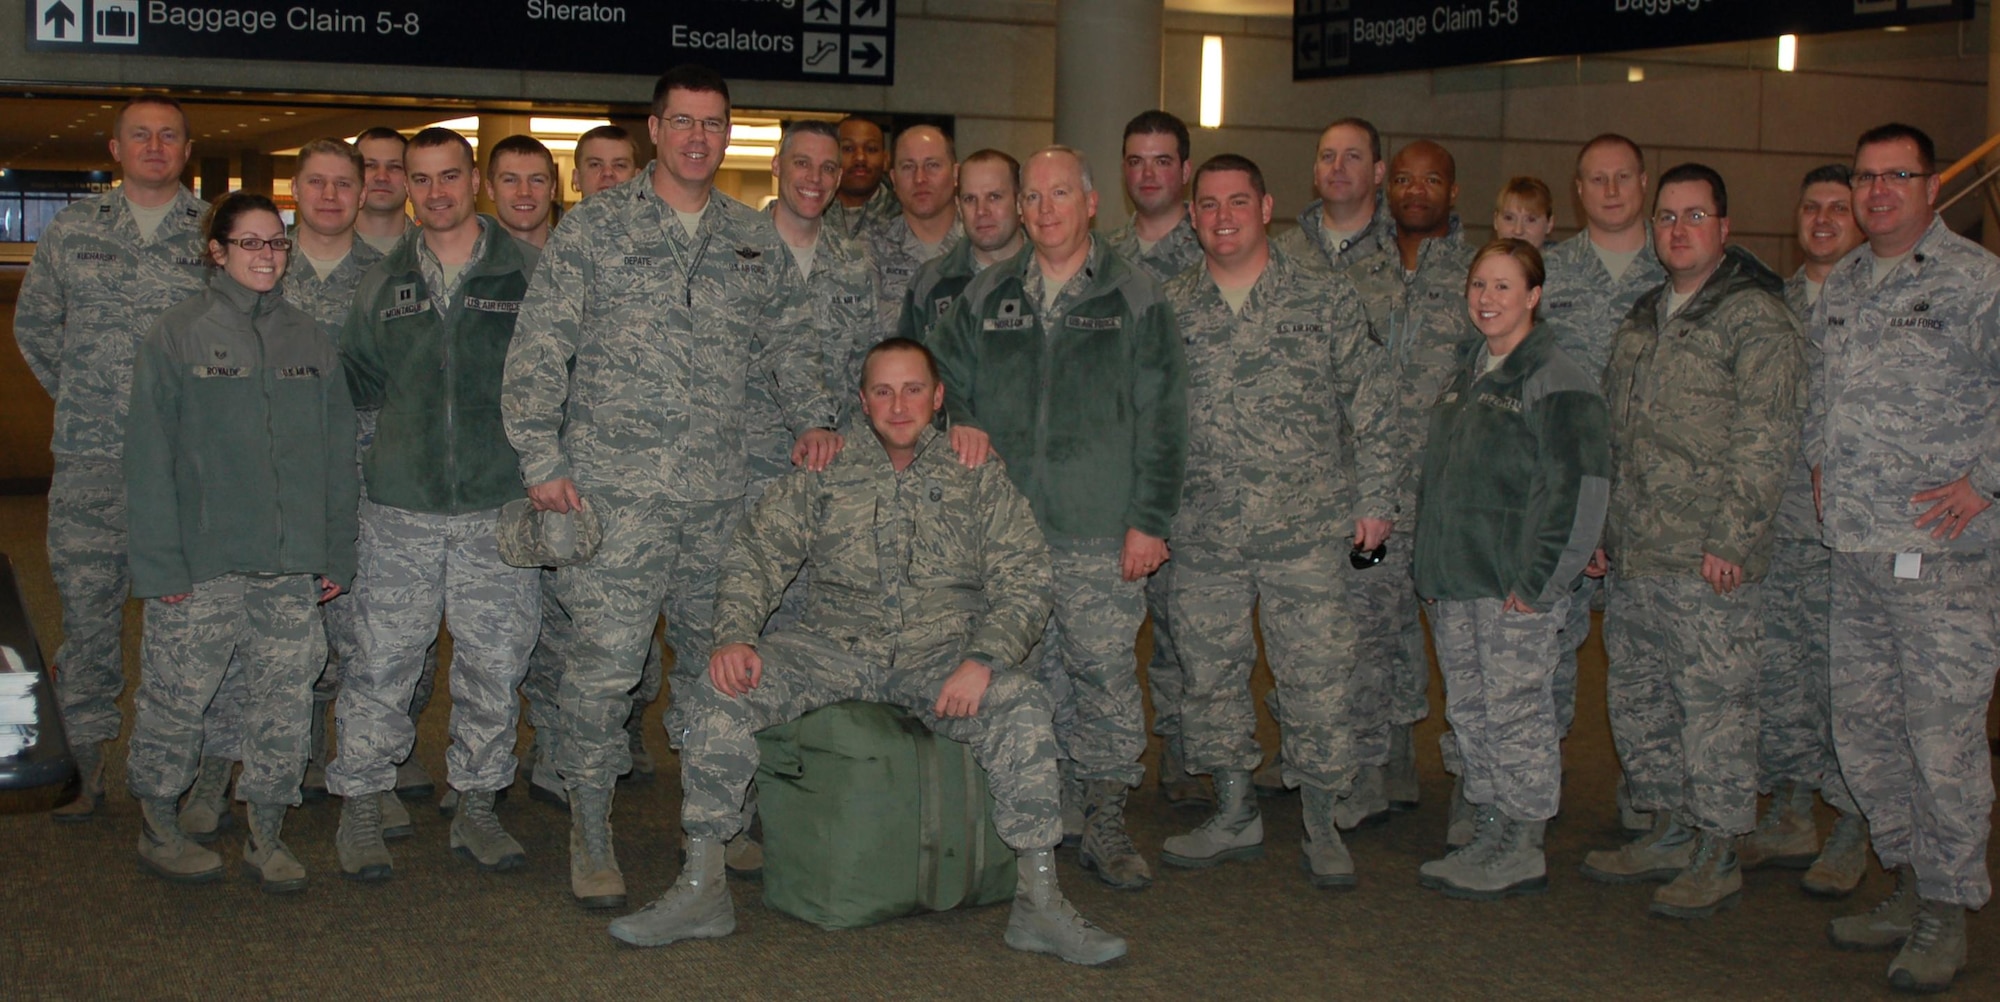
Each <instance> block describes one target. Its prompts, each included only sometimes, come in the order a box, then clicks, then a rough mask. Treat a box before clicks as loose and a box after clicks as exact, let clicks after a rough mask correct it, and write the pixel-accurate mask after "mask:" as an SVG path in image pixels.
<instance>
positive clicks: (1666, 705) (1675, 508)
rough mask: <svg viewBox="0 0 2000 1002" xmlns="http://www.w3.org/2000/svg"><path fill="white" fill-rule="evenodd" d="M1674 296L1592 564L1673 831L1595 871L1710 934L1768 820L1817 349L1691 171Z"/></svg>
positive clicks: (1614, 652) (1659, 329)
mask: <svg viewBox="0 0 2000 1002" xmlns="http://www.w3.org/2000/svg"><path fill="white" fill-rule="evenodd" d="M1654 205H1655V214H1654V222H1655V224H1656V225H1657V226H1658V228H1659V233H1660V243H1661V246H1660V248H1659V255H1660V262H1661V264H1663V265H1664V266H1665V267H1666V271H1667V276H1668V281H1667V282H1665V283H1663V284H1662V285H1661V286H1660V287H1659V288H1658V289H1655V290H1653V291H1651V292H1648V293H1646V294H1645V295H1643V296H1640V297H1639V301H1638V302H1637V303H1636V304H1635V305H1634V306H1633V307H1632V312H1631V314H1630V315H1629V316H1627V317H1626V319H1625V322H1624V324H1623V325H1621V326H1620V327H1619V328H1618V333H1617V335H1616V336H1615V337H1614V338H1613V339H1612V344H1611V361H1610V363H1609V365H1608V366H1607V367H1606V369H1605V375H1604V386H1605V389H1606V391H1607V392H1606V393H1605V400H1606V402H1607V403H1608V404H1609V405H1610V408H1611V435H1612V438H1611V445H1612V472H1611V508H1610V515H1609V518H1608V519H1607V521H1606V525H1605V532H1604V546H1603V548H1602V549H1600V550H1599V551H1598V553H1597V554H1596V555H1595V556H1593V557H1592V559H1591V563H1592V564H1594V565H1595V567H1596V569H1597V570H1598V571H1600V572H1602V571H1604V570H1606V569H1607V568H1608V569H1612V570H1615V571H1616V572H1617V575H1618V576H1617V579H1616V580H1615V581H1614V582H1613V584H1612V587H1611V590H1610V599H1609V601H1608V603H1607V607H1606V609H1605V616H1604V622H1605V635H1604V643H1605V651H1606V653H1607V654H1608V655H1609V659H1610V671H1609V674H1608V676H1607V678H1606V689H1607V698H1608V701H1609V704H1610V712H1611V736H1612V738H1613V739H1614V740H1615V741H1616V743H1617V745H1618V757H1619V761H1620V763H1621V764H1623V766H1624V768H1625V774H1626V775H1627V776H1628V777H1630V779H1631V784H1632V801H1633V806H1634V807H1636V808H1638V809H1639V810H1642V811H1646V812H1649V813H1650V814H1651V815H1652V818H1653V827H1652V829H1651V830H1650V831H1648V832H1647V833H1646V834H1644V835H1642V836H1640V837H1639V838H1638V839H1637V840H1635V841H1633V842H1632V843H1631V844H1629V845H1626V846H1624V847H1622V848H1620V849H1617V850H1605V851H1599V852H1593V853H1590V854H1589V856H1587V857H1585V860H1584V865H1583V872H1584V875H1585V876H1588V877H1591V878H1593V879H1596V880H1601V881H1605V882H1608V883H1632V882H1638V881H1649V880H1667V881H1669V883H1667V884H1666V886H1664V887H1662V888H1660V889H1659V891H1658V892H1656V893H1655V894H1654V895H1653V903H1652V911H1653V913H1654V914H1657V915H1667V916H1671V917H1674V918H1689V919H1692V918H1705V917H1707V916H1710V915H1713V914H1714V913H1715V912H1716V911H1717V910H1719V909H1722V908H1726V907H1730V906H1732V905H1734V904H1735V902H1736V900H1737V898H1738V896H1739V894H1740V892H1741V890H1742V887H1743V875H1742V872H1741V870H1740V868H1739V867H1738V865H1737V861H1736V850H1735V848H1734V843H1735V839H1736V837H1737V836H1738V835H1741V834H1743V833H1745V832H1748V831H1750V830H1751V829H1752V828H1753V827H1754V826H1755V824H1756V820H1757V775H1756V773H1757V702H1756V694H1757V675H1758V669H1757V643H1758V640H1759V638H1760V637H1761V634H1762V630H1761V628H1760V626H1759V624H1758V616H1759V614H1760V612H1761V608H1760V606H1761V602H1760V601H1759V597H1760V592H1761V590H1762V585H1761V583H1760V582H1761V581H1762V579H1763V576H1764V572H1765V571H1766V569H1767V568H1769V566H1770V563H1771V549H1772V524H1773V522H1775V520H1776V517H1777V512H1778V501H1779V497H1780V495H1781V494H1782V493H1783V489H1784V484H1785V474H1786V471H1788V470H1789V469H1790V468H1791V464H1792V463H1793V462H1795V461H1796V460H1797V458H1798V456H1797V449H1798V429H1799V422H1800V420H1801V418H1802V416H1803V413H1804V410H1803V405H1804V393H1805V386H1804V383H1805V358H1804V344H1803V341H1802V339H1801V338H1800V336H1799V326H1798V321H1797V319H1796V318H1794V317H1793V316H1792V313H1791V311H1790V310H1789V309H1787V308H1786V307H1785V302H1784V298H1783V296H1784V283H1783V281H1782V280H1781V279H1779V278H1778V276H1777V275H1775V274H1772V272H1771V271H1770V269H1768V268H1765V267H1764V266H1763V265H1762V264H1761V263H1759V262H1758V261H1757V258H1756V257H1755V256H1754V255H1752V254H1750V253H1749V252H1747V251H1744V250H1742V249H1741V248H1737V247H1729V246H1726V245H1727V241H1728V239H1729V192H1728V190H1727V188H1726V187H1725V186H1724V184H1723V181H1722V177H1721V175H1718V174H1717V173H1715V171H1713V170H1711V169H1709V168H1708V167H1705V166H1702V165H1700V164H1683V165H1681V166H1679V167H1675V168H1674V169H1672V170H1670V171H1668V172H1666V173H1665V174H1664V175H1662V176H1661V178H1660V190H1659V193H1658V195H1656V196H1655V199H1654Z"/></svg>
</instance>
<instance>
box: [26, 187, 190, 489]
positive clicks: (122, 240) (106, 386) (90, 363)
mask: <svg viewBox="0 0 2000 1002" xmlns="http://www.w3.org/2000/svg"><path fill="white" fill-rule="evenodd" d="M207 211H208V205H207V204H206V203H204V202H202V201H201V200H200V199H198V198H196V197H194V194H193V193H192V192H190V191H188V190H187V189H186V188H182V189H181V190H180V192H179V193H178V194H176V195H175V196H174V202H173V205H172V206H171V207H170V208H169V209H168V210H167V215H166V218H165V219H162V220H161V221H160V228H159V229H158V230H156V231H155V232H154V233H153V239H151V240H144V239H141V238H140V236H139V223H138V221H137V220H135V219H134V218H133V216H132V211H131V209H130V208H129V207H128V206H127V204H126V201H125V191H124V189H123V188H122V187H120V188H116V189H113V190H111V191H107V192H105V193H104V194H102V195H98V196H96V197H94V198H86V199H83V200H82V201H79V202H76V203H73V204H71V205H70V206H69V207H67V208H65V209H63V210H62V211H61V212H58V213H56V217H55V219H54V220H52V221H50V223H49V226H48V228H47V229H46V230H43V231H42V239H41V241H40V242H38V243H36V244H35V256H34V258H33V259H32V260H31V261H30V262H29V264H28V274H27V276H26V277H25V278H23V279H22V280H21V293H20V298H19V300H18V301H17V302H16V304H15V307H14V341H15V342H16V343H17V344H18V345H19V346H20V348H21V357H22V358H25V359H27V362H28V369H29V370H30V371H32V372H33V373H34V374H35V378H36V379H37V380H39V381H40V382H41V384H42V389H44V390H47V391H48V394H49V396H51V397H53V398H55V402H56V421H55V434H54V435H53V436H51V437H50V440H49V450H50V451H51V452H54V453H55V454H56V455H57V456H59V457H62V456H69V457H75V458H78V459H93V460H105V461H111V462H116V461H117V460H118V459H119V457H120V456H122V455H124V451H125V410H126V408H127V407H128V406H129V405H130V402H131V397H132V361H133V356H134V355H135V354H136V353H137V351H138V348H139V342H140V341H141V340H143V339H144V338H145V337H146V332H147V331H150V330H152V328H153V322H154V321H155V320H158V319H159V317H160V314H161V313H162V312H164V311H165V310H166V309H167V307H169V306H172V305H174V304H176V303H179V302H182V301H184V300H186V299H187V298H188V297H189V296H192V295H194V294H195V293H198V292H200V291H201V290H202V289H203V287H205V286H206V285H207V284H208V264H207V262H208V257H207V253H208V252H207V245H206V243H205V242H204V241H203V240H202V236H201V221H202V214H203V213H205V212H207Z"/></svg>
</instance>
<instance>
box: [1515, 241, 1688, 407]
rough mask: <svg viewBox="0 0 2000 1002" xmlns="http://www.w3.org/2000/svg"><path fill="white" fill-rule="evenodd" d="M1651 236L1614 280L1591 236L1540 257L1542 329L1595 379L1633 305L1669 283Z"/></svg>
mask: <svg viewBox="0 0 2000 1002" xmlns="http://www.w3.org/2000/svg"><path fill="white" fill-rule="evenodd" d="M1642 225H1644V224H1642ZM1651 233H1652V231H1651V230H1650V229H1648V230H1647V237H1646V246H1645V247H1644V248H1642V249H1641V250H1640V251H1639V256H1637V257H1635V258H1633V259H1632V263H1631V264H1630V265H1627V266H1626V268H1625V274H1623V275H1620V276H1618V278H1617V279H1616V280H1614V279H1612V277H1611V273H1610V272H1608V271H1606V270H1604V261H1603V259H1602V258H1599V257H1598V256H1597V248H1596V247H1594V246H1592V245H1591V242H1590V231H1589V230H1584V231H1583V232H1581V233H1578V234H1577V235H1575V236H1573V237H1571V238H1569V239H1568V240H1564V241H1563V242H1561V243H1559V244H1555V245H1553V246H1550V247H1547V248H1544V249H1543V251H1542V264H1543V265H1544V266H1546V268H1547V270H1548V278H1547V279H1546V280H1545V281H1544V282H1543V283H1542V311H1541V312H1542V319H1541V325H1542V326H1544V327H1547V328H1548V329H1549V330H1551V331H1554V332H1555V335H1556V344H1558V345H1560V346H1561V347H1562V350H1563V351H1564V352H1565V353H1566V354H1568V355H1569V357H1571V358H1573V359H1575V360H1576V363H1577V364H1578V365H1581V366H1583V371H1585V372H1588V373H1590V374H1591V375H1593V376H1601V375H1603V374H1604V363H1605V362H1607V361H1610V358H1611V335H1613V334H1615V333H1617V331H1618V325H1619V324H1622V323H1624V322H1625V314H1627V313H1630V312H1632V304H1633V303H1634V302H1636V301H1638V299H1639V296H1640V294H1642V293H1644V292H1646V291H1647V290H1649V289H1654V288H1658V287H1659V284H1660V283H1661V282H1664V281H1666V280H1667V270H1666V269H1665V268H1663V267H1661V266H1660V259H1659V257H1658V255H1656V254H1655V253H1654V252H1653V238H1652V235H1651Z"/></svg>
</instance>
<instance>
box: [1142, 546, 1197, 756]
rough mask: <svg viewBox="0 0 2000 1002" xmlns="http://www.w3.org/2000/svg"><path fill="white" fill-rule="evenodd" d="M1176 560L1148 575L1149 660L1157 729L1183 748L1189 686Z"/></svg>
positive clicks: (1174, 745) (1149, 685) (1148, 675)
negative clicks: (1178, 646)
mask: <svg viewBox="0 0 2000 1002" xmlns="http://www.w3.org/2000/svg"><path fill="white" fill-rule="evenodd" d="M1173 593H1174V562H1173V561H1171V560H1169V561H1167V562H1166V564H1164V565H1162V566H1161V567H1160V569H1159V570H1157V571H1154V572H1153V576H1152V577H1149V578H1147V579H1146V618H1147V621H1148V622H1151V623H1152V624H1153V656H1152V659H1151V660H1149V661H1147V662H1146V688H1147V690H1148V691H1150V692H1151V693H1152V696H1153V733H1154V734H1158V735H1159V736H1160V737H1161V738H1163V739H1165V740H1166V742H1167V743H1168V745H1169V746H1171V747H1172V748H1174V749H1175V750H1176V751H1181V752H1182V755H1181V757H1182V760H1183V761H1185V760H1186V752H1185V751H1184V750H1182V749H1181V747H1180V746H1181V692H1182V691H1183V690H1184V689H1186V688H1187V676H1186V669H1185V668H1183V667H1181V659H1180V655H1179V653H1177V652H1176V651H1175V649H1174V631H1173V612H1172V609H1171V608H1170V601H1171V596H1172V595H1173Z"/></svg>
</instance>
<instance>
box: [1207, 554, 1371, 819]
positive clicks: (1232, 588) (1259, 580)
mask: <svg viewBox="0 0 2000 1002" xmlns="http://www.w3.org/2000/svg"><path fill="white" fill-rule="evenodd" d="M1346 559H1347V555H1346V554H1345V553H1342V552H1339V551H1338V550H1337V548H1336V547H1334V546H1324V547H1321V548H1318V549H1315V550H1313V551H1312V552H1310V553H1308V554H1306V555H1305V556H1301V557H1294V558H1290V559H1285V560H1274V559H1258V558H1248V557H1244V556H1242V555H1241V554H1240V553H1237V552H1235V551H1234V550H1229V549H1210V548H1208V547H1199V548H1197V547H1190V546H1182V547H1181V549H1180V550H1178V551H1177V552H1175V554H1174V563H1176V564H1178V565H1179V567H1178V568H1177V569H1176V570H1175V571H1174V590H1173V596H1172V598H1171V599H1170V600H1169V607H1170V609H1171V617H1172V622H1173V624H1174V637H1175V640H1176V641H1178V643H1179V645H1180V655H1181V657H1182V658H1183V661H1182V665H1183V666H1184V668H1185V671H1186V675H1185V677H1186V679H1187V689H1186V691H1185V692H1184V693H1183V694H1182V700H1181V727H1182V731H1181V733H1182V740H1183V742H1184V743H1185V745H1186V747H1187V768H1188V771H1190V772H1195V773H1209V774H1213V773H1214V772H1216V771H1218V770H1222V769H1241V770H1248V769H1255V768H1257V765H1258V763H1260V762H1262V761H1263V758H1264V750H1263V748H1262V747H1261V746H1259V745H1258V744H1257V711H1256V708H1255V705H1254V704H1253V703H1252V702H1251V698H1250V672H1251V669H1252V668H1253V667H1254V666H1255V665H1256V663H1257V636H1256V633H1255V631H1254V629H1253V627H1252V624H1251V619H1250V614H1251V611H1252V610H1253V609H1254V610H1255V611H1256V612H1257V622H1258V625H1261V626H1262V627H1263V634H1264V655H1265V658H1266V660H1268V661H1269V662H1270V664H1271V676H1272V678H1273V679H1274V680H1275V681H1276V682H1277V690H1276V691H1277V692H1278V693H1279V697H1278V698H1277V699H1275V700H1273V701H1272V709H1273V711H1274V712H1275V713H1276V714H1277V717H1278V729H1279V741H1280V745H1279V747H1280V752H1281V754H1282V756H1283V758H1284V763H1285V768H1284V778H1285V785H1287V786H1298V785H1300V784H1305V785H1307V786H1311V787H1314V788H1316V789H1321V790H1328V791H1331V792H1333V793H1336V794H1341V793H1346V792H1347V790H1348V788H1349V787H1351V786H1352V785H1353V782H1354V774H1355V771H1356V769H1357V768H1358V767H1359V765H1360V762H1359V760H1358V757H1357V754H1356V750H1355V745H1354V738H1355V735H1354V732H1353V730H1352V729H1350V728H1349V727H1347V726H1346V723H1347V719H1348V714H1349V705H1348V704H1349V701H1350V700H1351V698H1352V695H1353V688H1352V686H1353V682H1354V677H1355V674H1356V668H1355V660H1354V651H1355V634H1354V620H1353V618H1352V616H1351V615H1350V613H1349V612H1348V609H1347V606H1346V605H1345V603H1344V602H1342V599H1344V598H1345V597H1346V591H1345V589H1344V588H1343V586H1342V583H1341V579H1340V572H1339V571H1338V570H1336V567H1337V564H1336V563H1335V561H1336V560H1340V561H1345V560H1346Z"/></svg>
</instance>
